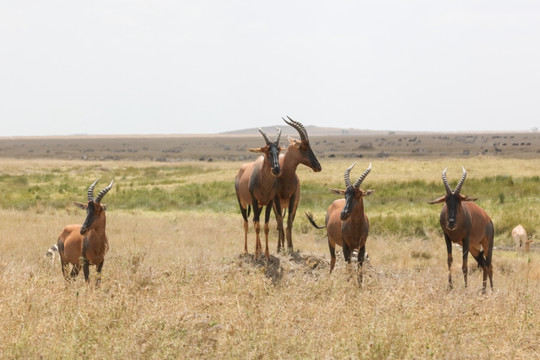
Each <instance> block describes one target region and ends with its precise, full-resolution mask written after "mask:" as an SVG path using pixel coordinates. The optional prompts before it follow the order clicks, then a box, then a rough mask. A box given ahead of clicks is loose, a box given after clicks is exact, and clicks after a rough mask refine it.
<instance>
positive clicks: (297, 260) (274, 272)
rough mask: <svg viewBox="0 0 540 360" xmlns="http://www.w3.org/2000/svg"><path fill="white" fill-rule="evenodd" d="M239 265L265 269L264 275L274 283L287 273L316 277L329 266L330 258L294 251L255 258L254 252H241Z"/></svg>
mask: <svg viewBox="0 0 540 360" xmlns="http://www.w3.org/2000/svg"><path fill="white" fill-rule="evenodd" d="M238 260H239V264H238V265H239V266H252V267H254V268H256V269H260V270H262V271H264V275H265V276H266V277H267V278H269V279H271V280H272V282H273V283H274V284H277V283H279V282H281V280H282V279H283V276H284V275H285V274H296V273H302V274H306V275H311V276H314V277H317V276H319V274H320V269H326V268H328V267H329V263H328V260H326V259H325V258H324V256H321V255H318V254H314V253H310V252H304V251H294V252H292V253H289V254H273V255H270V259H269V260H266V258H265V257H264V256H261V257H260V258H259V259H258V260H255V256H254V255H253V254H241V255H239V256H238Z"/></svg>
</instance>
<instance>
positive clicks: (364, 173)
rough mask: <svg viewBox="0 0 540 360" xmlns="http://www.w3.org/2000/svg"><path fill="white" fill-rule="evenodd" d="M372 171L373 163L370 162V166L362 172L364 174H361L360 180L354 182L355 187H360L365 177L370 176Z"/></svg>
mask: <svg viewBox="0 0 540 360" xmlns="http://www.w3.org/2000/svg"><path fill="white" fill-rule="evenodd" d="M370 172H371V163H369V166H368V168H367V169H366V170H365V171H364V172H363V173H362V175H360V177H359V178H358V180H356V182H355V183H354V185H353V186H354V188H355V189H358V188H360V185H362V182H363V181H364V179H365V178H366V176H368V174H369V173H370Z"/></svg>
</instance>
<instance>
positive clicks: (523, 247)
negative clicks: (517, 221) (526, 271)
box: [512, 225, 532, 252]
mask: <svg viewBox="0 0 540 360" xmlns="http://www.w3.org/2000/svg"><path fill="white" fill-rule="evenodd" d="M512 239H514V242H515V243H516V251H525V252H528V251H529V249H530V244H531V243H532V240H530V239H529V238H527V231H525V228H524V227H523V226H521V225H518V226H516V227H515V228H513V229H512Z"/></svg>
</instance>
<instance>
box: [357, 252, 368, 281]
mask: <svg viewBox="0 0 540 360" xmlns="http://www.w3.org/2000/svg"><path fill="white" fill-rule="evenodd" d="M365 255H366V247H365V246H362V247H361V248H360V250H359V251H358V284H359V285H360V286H362V284H363V282H364V273H363V272H362V266H363V264H364V260H365Z"/></svg>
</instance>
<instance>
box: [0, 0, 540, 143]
mask: <svg viewBox="0 0 540 360" xmlns="http://www.w3.org/2000/svg"><path fill="white" fill-rule="evenodd" d="M285 115H289V116H291V117H292V118H293V119H295V120H299V121H301V122H302V123H304V125H316V126H331V127H341V128H357V129H373V130H409V131H419V130H422V131H483V130H490V131H495V130H502V131H505V130H517V131H530V130H531V129H532V128H533V127H540V2H538V1H533V0H531V1H522V0H515V1H499V0H495V1H491V0H490V1H474V0H473V1H470V0H466V1H459V0H458V1H433V0H416V1H415V0H410V1H397V0H396V1H390V0H373V1H360V0H351V1H342V0H334V1H319V0H310V1H293V0H287V1H281V0H277V1H276V0H274V1H264V2H263V1H253V0H251V1H250V0H246V1H235V0H227V1H223V0H208V1H204V0H196V1H195V0H194V1H189V0H187V1H162V0H153V1H150V0H148V1H141V0H125V1H115V0H107V1H73V0H70V1H54V0H50V1H43V0H39V1H24V0H20V1H19V0H17V1H4V0H0V123H1V126H0V136H18V135H70V134H82V133H85V134H205V133H219V132H223V131H229V130H237V129H244V128H251V127H259V126H268V125H275V124H283V122H282V121H281V117H282V116H285ZM284 126H285V125H284Z"/></svg>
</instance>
